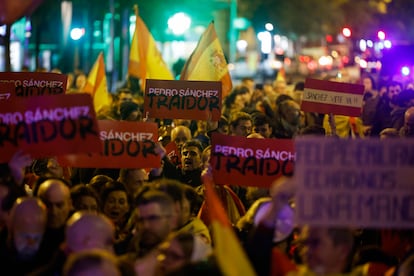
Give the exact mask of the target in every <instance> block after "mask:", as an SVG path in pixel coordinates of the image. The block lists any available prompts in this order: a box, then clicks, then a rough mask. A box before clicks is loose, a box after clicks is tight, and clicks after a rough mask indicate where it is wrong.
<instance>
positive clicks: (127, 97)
mask: <svg viewBox="0 0 414 276" xmlns="http://www.w3.org/2000/svg"><path fill="white" fill-rule="evenodd" d="M132 100H133V97H132V94H131V93H125V92H121V93H119V95H118V102H117V104H118V110H119V108H120V107H121V104H122V103H123V102H132Z"/></svg>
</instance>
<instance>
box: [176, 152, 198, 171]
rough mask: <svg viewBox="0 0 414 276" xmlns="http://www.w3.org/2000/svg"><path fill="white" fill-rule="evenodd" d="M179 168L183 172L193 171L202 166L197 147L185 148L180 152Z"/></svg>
mask: <svg viewBox="0 0 414 276" xmlns="http://www.w3.org/2000/svg"><path fill="white" fill-rule="evenodd" d="M181 166H182V169H183V170H184V171H194V170H197V169H200V168H201V167H202V166H203V162H202V161H201V152H200V150H199V149H198V148H197V147H193V146H189V147H185V148H183V149H182V151H181Z"/></svg>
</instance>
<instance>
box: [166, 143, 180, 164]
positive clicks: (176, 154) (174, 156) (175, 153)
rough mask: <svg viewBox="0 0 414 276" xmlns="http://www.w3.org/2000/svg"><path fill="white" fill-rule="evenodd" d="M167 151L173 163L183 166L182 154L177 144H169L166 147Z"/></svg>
mask: <svg viewBox="0 0 414 276" xmlns="http://www.w3.org/2000/svg"><path fill="white" fill-rule="evenodd" d="M165 151H166V154H167V156H168V159H170V161H171V163H173V164H174V165H176V166H178V165H180V164H181V152H180V151H179V150H178V147H177V144H176V143H175V142H169V143H168V144H167V145H166V146H165Z"/></svg>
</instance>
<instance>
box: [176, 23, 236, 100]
mask: <svg viewBox="0 0 414 276" xmlns="http://www.w3.org/2000/svg"><path fill="white" fill-rule="evenodd" d="M180 79H181V80H201V81H221V85H222V98H225V97H226V96H227V95H228V94H229V93H230V92H231V89H232V81H231V77H230V73H229V70H228V68H227V62H226V59H225V58H224V54H223V50H222V48H221V45H220V41H219V40H218V37H217V34H216V30H215V28H214V23H213V22H211V23H210V25H209V26H208V28H207V30H206V31H205V32H204V33H203V35H202V36H201V38H200V41H199V42H198V44H197V47H196V48H195V50H194V51H193V53H192V54H191V56H190V57H189V59H188V60H187V62H186V64H185V65H184V68H183V70H182V71H181V76H180Z"/></svg>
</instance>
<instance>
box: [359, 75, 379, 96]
mask: <svg viewBox="0 0 414 276" xmlns="http://www.w3.org/2000/svg"><path fill="white" fill-rule="evenodd" d="M362 85H364V91H365V92H370V91H373V90H375V89H376V85H375V80H374V78H373V77H372V76H370V75H365V76H364V77H363V78H362Z"/></svg>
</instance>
